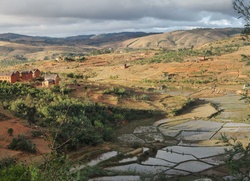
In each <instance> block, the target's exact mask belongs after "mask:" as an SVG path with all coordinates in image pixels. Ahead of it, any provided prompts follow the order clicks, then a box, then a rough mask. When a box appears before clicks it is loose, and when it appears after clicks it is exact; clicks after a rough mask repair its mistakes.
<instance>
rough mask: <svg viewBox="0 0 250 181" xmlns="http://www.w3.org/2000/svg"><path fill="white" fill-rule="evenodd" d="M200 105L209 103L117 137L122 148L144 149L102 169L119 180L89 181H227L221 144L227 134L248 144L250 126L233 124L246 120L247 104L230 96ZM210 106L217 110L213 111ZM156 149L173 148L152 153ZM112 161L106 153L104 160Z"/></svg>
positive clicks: (223, 149)
mask: <svg viewBox="0 0 250 181" xmlns="http://www.w3.org/2000/svg"><path fill="white" fill-rule="evenodd" d="M204 100H205V101H208V102H209V103H206V104H201V105H200V106H198V107H195V108H194V109H192V111H190V112H188V113H186V114H183V115H181V116H177V117H174V118H166V119H162V120H158V121H156V122H155V123H154V124H153V125H151V126H138V127H136V128H135V129H134V131H133V133H131V134H123V135H121V136H119V138H118V139H119V140H120V141H121V142H122V143H124V144H125V143H127V144H138V145H149V147H148V148H145V147H144V148H138V149H137V150H134V152H133V153H131V154H129V153H128V154H127V155H126V156H125V158H124V159H118V160H116V161H114V162H112V163H111V164H110V163H109V164H108V165H107V166H106V167H105V169H107V170H112V171H115V172H117V173H119V174H118V175H119V176H116V177H101V178H94V179H92V180H117V177H119V179H123V180H140V179H141V180H144V179H152V180H157V179H158V178H166V179H169V178H176V177H194V178H199V177H203V178H204V176H206V177H207V178H212V177H214V176H215V177H217V178H223V177H226V176H228V172H227V170H226V169H225V168H224V167H223V164H224V159H225V155H224V152H225V148H226V147H225V146H224V145H223V144H222V143H221V142H220V138H221V135H222V134H226V135H228V136H229V137H231V136H232V137H234V138H237V139H238V140H240V141H242V142H243V143H248V142H250V134H249V132H250V124H247V123H237V122H235V121H236V120H242V119H243V118H247V116H245V115H247V114H248V113H249V112H250V108H249V104H248V103H246V102H245V101H244V100H242V99H241V96H238V95H235V94H228V95H225V96H223V97H216V98H204ZM213 105H217V109H215V108H214V106H213ZM218 110H219V112H218ZM212 115H215V116H214V117H213V116H212ZM219 142H220V143H219ZM159 144H161V145H164V144H165V145H173V144H174V146H162V147H159V146H158V147H157V146H156V145H159ZM111 153H112V154H111ZM107 155H109V152H108V153H106V156H107ZM117 155H119V154H118V153H115V154H114V152H110V157H106V160H108V159H110V158H114V157H116V156H117ZM99 161H100V162H101V161H103V160H99ZM129 173H131V174H129ZM124 174H125V175H129V176H124ZM142 178H143V179H142Z"/></svg>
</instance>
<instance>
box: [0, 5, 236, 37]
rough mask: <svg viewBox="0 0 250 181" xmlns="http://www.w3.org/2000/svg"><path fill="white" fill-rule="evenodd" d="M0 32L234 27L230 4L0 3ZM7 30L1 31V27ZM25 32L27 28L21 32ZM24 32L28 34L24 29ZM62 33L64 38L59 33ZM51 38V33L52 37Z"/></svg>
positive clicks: (73, 31) (234, 20)
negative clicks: (7, 30) (8, 30)
mask: <svg viewBox="0 0 250 181" xmlns="http://www.w3.org/2000/svg"><path fill="white" fill-rule="evenodd" d="M3 1H4V2H1V6H0V27H2V28H3V29H2V28H1V31H3V30H6V29H8V27H11V28H10V30H15V29H16V30H17V29H18V27H20V29H19V31H26V32H28V30H29V29H30V32H37V33H39V32H40V33H41V34H45V35H46V34H47V35H50V34H51V35H55V34H58V35H63V34H65V35H66V34H75V33H82V34H84V33H85V32H86V33H90V32H91V31H92V32H94V33H95V32H112V31H124V30H131V31H137V30H147V31H148V30H150V29H151V30H155V29H157V28H158V29H163V30H164V28H165V29H166V30H167V29H168V28H169V27H171V26H172V27H174V26H176V25H177V26H178V27H179V26H183V27H186V26H190V27H206V26H209V25H210V21H211V25H215V24H217V25H218V26H219V24H220V23H221V27H223V26H229V25H231V26H238V25H239V24H240V22H239V20H237V18H236V17H237V15H236V14H235V13H234V11H233V8H232V0H209V1H201V0H22V1H20V0H3ZM6 25H7V26H6ZM25 27H27V28H26V29H25ZM28 28H29V29H28ZM62 28H63V29H64V31H65V33H63V30H62ZM56 32H57V33H56Z"/></svg>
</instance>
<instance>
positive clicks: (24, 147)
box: [8, 135, 36, 153]
mask: <svg viewBox="0 0 250 181" xmlns="http://www.w3.org/2000/svg"><path fill="white" fill-rule="evenodd" d="M8 148H9V149H12V150H21V151H27V152H30V153H36V149H35V145H34V144H32V142H31V141H30V140H28V139H27V138H26V137H25V136H24V135H18V137H15V138H13V139H12V141H11V143H10V145H9V146H8Z"/></svg>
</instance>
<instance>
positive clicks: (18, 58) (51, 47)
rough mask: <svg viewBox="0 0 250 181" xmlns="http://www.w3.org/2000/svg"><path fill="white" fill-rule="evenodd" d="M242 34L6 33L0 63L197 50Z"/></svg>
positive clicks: (231, 30)
mask: <svg viewBox="0 0 250 181" xmlns="http://www.w3.org/2000/svg"><path fill="white" fill-rule="evenodd" d="M240 32H241V29H239V28H227V29H194V30H185V31H184V30H182V31H173V32H167V33H163V34H156V33H143V32H123V33H109V34H100V35H79V36H72V37H66V38H50V37H32V36H25V35H18V34H13V33H6V34H0V61H1V62H0V63H1V65H2V66H4V67H6V66H9V65H15V64H20V63H32V62H35V61H37V60H55V59H57V58H58V57H62V58H64V57H66V56H68V55H70V56H82V55H84V54H86V53H87V52H91V51H92V50H97V49H98V50H102V49H103V50H110V48H111V49H113V50H122V49H127V48H130V49H144V48H147V49H148V48H150V49H159V48H164V49H181V48H191V47H194V48H196V47H198V46H201V45H204V44H207V43H208V42H212V41H216V40H222V39H225V38H230V37H233V36H235V35H237V34H239V33H240ZM97 54H98V52H97Z"/></svg>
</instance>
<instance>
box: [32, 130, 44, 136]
mask: <svg viewBox="0 0 250 181" xmlns="http://www.w3.org/2000/svg"><path fill="white" fill-rule="evenodd" d="M31 134H32V136H33V137H34V138H37V137H39V136H42V135H43V133H42V131H39V130H38V131H31Z"/></svg>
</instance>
